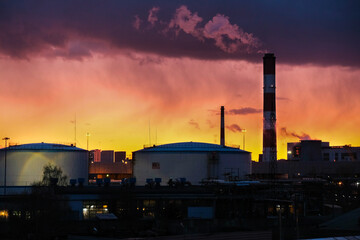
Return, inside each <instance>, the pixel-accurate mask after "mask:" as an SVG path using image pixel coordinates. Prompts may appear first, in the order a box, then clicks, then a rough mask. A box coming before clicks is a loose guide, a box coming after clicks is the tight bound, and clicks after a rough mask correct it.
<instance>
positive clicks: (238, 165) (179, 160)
mask: <svg viewBox="0 0 360 240" xmlns="http://www.w3.org/2000/svg"><path fill="white" fill-rule="evenodd" d="M208 157H209V153H208V152H136V153H135V161H134V177H136V184H137V185H140V186H141V185H145V184H146V179H147V178H153V179H154V178H162V183H161V185H166V184H167V182H168V180H169V179H170V178H180V177H185V178H186V179H187V180H188V181H190V182H191V183H192V184H193V185H199V182H200V181H201V180H202V179H205V178H207V177H208ZM152 163H159V164H160V169H153V167H152ZM250 164H251V155H250V153H245V154H244V153H226V152H220V153H219V164H218V166H217V171H216V173H217V176H218V178H219V179H224V173H225V171H226V168H234V169H240V174H241V176H244V175H246V174H250V172H251V169H250Z"/></svg>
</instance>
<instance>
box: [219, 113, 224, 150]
mask: <svg viewBox="0 0 360 240" xmlns="http://www.w3.org/2000/svg"><path fill="white" fill-rule="evenodd" d="M224 119H225V114H224V106H221V129H220V145H221V146H225V127H224V122H225V120H224Z"/></svg>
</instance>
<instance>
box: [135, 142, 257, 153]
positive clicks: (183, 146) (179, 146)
mask: <svg viewBox="0 0 360 240" xmlns="http://www.w3.org/2000/svg"><path fill="white" fill-rule="evenodd" d="M135 152H237V153H250V152H247V151H244V150H241V149H238V148H233V147H227V146H222V145H218V144H211V143H201V142H180V143H169V144H164V145H158V146H153V147H149V148H144V149H141V150H138V151H135Z"/></svg>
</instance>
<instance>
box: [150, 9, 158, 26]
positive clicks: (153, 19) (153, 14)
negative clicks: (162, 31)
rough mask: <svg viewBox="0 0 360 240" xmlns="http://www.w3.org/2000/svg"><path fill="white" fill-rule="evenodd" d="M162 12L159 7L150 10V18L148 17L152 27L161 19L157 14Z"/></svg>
mask: <svg viewBox="0 0 360 240" xmlns="http://www.w3.org/2000/svg"><path fill="white" fill-rule="evenodd" d="M159 11H160V8H159V7H153V8H152V9H150V10H149V16H148V22H149V23H151V25H154V24H155V23H156V22H157V21H158V20H159V19H158V17H157V13H158V12H159Z"/></svg>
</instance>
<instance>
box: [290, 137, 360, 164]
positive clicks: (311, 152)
mask: <svg viewBox="0 0 360 240" xmlns="http://www.w3.org/2000/svg"><path fill="white" fill-rule="evenodd" d="M287 153H288V160H290V161H306V162H309V161H327V162H329V161H330V162H338V161H341V162H342V161H346V162H351V161H359V160H360V158H359V157H360V147H352V146H351V145H345V146H330V144H329V142H322V141H321V140H302V141H300V142H292V143H288V144H287Z"/></svg>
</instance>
